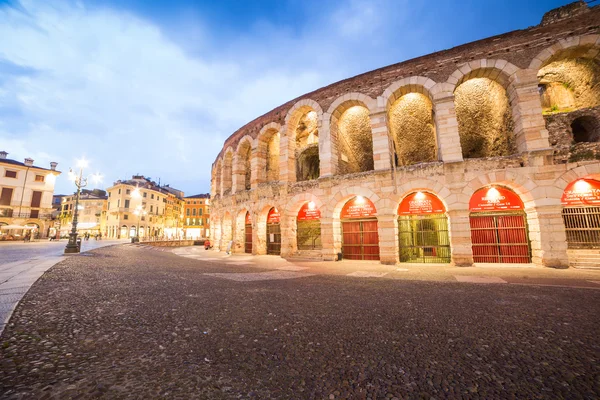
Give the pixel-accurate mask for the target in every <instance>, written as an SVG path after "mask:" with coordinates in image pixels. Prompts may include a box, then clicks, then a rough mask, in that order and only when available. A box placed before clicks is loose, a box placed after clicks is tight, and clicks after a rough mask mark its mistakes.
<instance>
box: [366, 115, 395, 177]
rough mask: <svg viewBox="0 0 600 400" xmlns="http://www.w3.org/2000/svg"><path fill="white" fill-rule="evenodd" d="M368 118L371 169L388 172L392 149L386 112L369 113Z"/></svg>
mask: <svg viewBox="0 0 600 400" xmlns="http://www.w3.org/2000/svg"><path fill="white" fill-rule="evenodd" d="M370 118H371V134H372V136H373V168H374V170H375V171H379V170H389V169H390V168H391V167H392V149H391V147H390V146H391V143H390V136H389V134H388V127H387V115H386V112H385V111H378V112H374V113H371V115H370Z"/></svg>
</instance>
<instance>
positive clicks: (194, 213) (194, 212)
mask: <svg viewBox="0 0 600 400" xmlns="http://www.w3.org/2000/svg"><path fill="white" fill-rule="evenodd" d="M188 211H189V210H188ZM192 215H193V216H194V217H195V216H196V209H195V208H194V209H192Z"/></svg>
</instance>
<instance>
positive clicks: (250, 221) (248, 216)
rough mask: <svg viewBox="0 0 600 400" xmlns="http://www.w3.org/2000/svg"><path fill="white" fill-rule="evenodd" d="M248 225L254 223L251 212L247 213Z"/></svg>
mask: <svg viewBox="0 0 600 400" xmlns="http://www.w3.org/2000/svg"><path fill="white" fill-rule="evenodd" d="M246 225H252V218H251V217H250V213H249V212H247V213H246Z"/></svg>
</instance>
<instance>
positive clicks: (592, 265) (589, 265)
mask: <svg viewBox="0 0 600 400" xmlns="http://www.w3.org/2000/svg"><path fill="white" fill-rule="evenodd" d="M569 264H570V266H571V267H573V268H585V269H600V261H575V262H574V261H570V262H569Z"/></svg>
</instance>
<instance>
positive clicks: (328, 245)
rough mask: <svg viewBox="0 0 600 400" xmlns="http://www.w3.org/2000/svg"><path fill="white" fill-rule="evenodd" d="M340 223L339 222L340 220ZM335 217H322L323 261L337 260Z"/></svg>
mask: <svg viewBox="0 0 600 400" xmlns="http://www.w3.org/2000/svg"><path fill="white" fill-rule="evenodd" d="M338 224H339V222H338ZM333 231H334V229H333V218H324V217H321V244H322V245H323V250H322V253H321V254H322V256H323V261H336V260H337V253H338V251H341V250H338V249H336V247H335V243H334V242H335V240H334V233H333Z"/></svg>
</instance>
